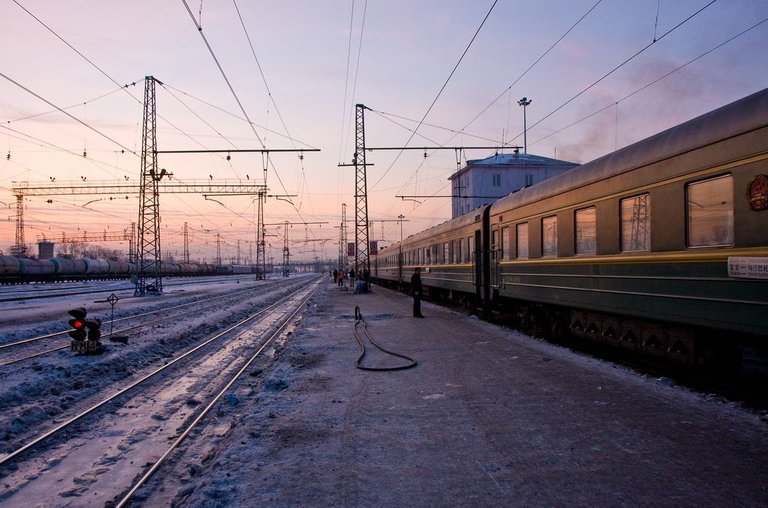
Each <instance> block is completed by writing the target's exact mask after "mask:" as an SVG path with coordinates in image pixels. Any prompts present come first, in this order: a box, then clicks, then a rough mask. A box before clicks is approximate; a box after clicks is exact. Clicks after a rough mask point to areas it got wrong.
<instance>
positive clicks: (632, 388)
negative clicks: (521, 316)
mask: <svg viewBox="0 0 768 508" xmlns="http://www.w3.org/2000/svg"><path fill="white" fill-rule="evenodd" d="M355 307H359V309H360V312H361V313H362V315H363V318H364V319H365V322H366V325H367V329H368V332H369V333H370V335H371V337H373V339H374V340H375V341H376V342H377V343H379V344H380V345H381V346H382V347H384V348H386V349H388V350H391V351H393V352H397V353H400V354H403V355H406V356H409V357H412V358H414V359H415V360H417V362H418V364H417V366H416V367H414V368H409V369H405V370H397V371H386V372H372V371H364V370H360V369H358V368H356V366H355V362H356V360H357V358H358V356H359V354H360V348H359V345H358V343H357V341H356V340H355V337H354V334H353V330H354V325H355ZM422 310H423V313H424V315H425V316H426V317H425V319H416V318H413V317H411V299H410V298H409V297H407V296H405V295H402V294H399V293H396V292H393V291H389V290H385V289H382V288H379V287H376V286H374V287H373V291H372V292H371V293H367V294H355V293H354V292H352V291H342V290H340V289H339V288H338V287H337V286H336V285H335V284H331V283H330V281H329V282H328V283H327V284H326V285H325V287H324V288H323V289H322V293H321V295H320V296H319V297H317V298H316V300H315V302H314V304H313V306H312V307H311V310H310V311H309V312H308V315H307V316H306V317H305V319H304V320H303V321H302V323H301V325H300V326H299V327H298V328H297V329H296V331H295V332H294V333H293V335H292V336H291V337H290V338H289V339H288V340H286V341H285V343H284V344H283V345H282V346H281V347H279V348H278V349H277V350H276V352H275V354H276V357H277V358H278V359H279V360H280V361H278V362H276V363H275V364H274V367H272V368H271V369H269V370H265V371H264V372H263V373H261V374H260V377H261V378H263V380H262V382H261V384H260V385H259V388H258V389H256V396H255V397H254V396H253V394H250V395H249V394H248V393H240V394H238V396H239V397H240V398H241V400H243V401H244V400H245V399H246V398H248V397H250V398H251V399H257V401H258V402H257V403H255V404H253V405H251V406H248V407H247V408H246V407H242V408H240V410H241V411H242V414H241V415H240V418H239V420H238V423H237V424H236V425H233V426H232V428H231V429H229V430H228V431H227V432H222V433H221V436H220V437H219V438H218V439H221V440H227V441H228V442H229V444H228V446H226V447H224V448H225V449H226V451H224V452H220V453H219V454H218V455H217V456H216V458H215V460H209V461H207V462H205V461H202V460H201V463H200V465H199V468H200V469H204V470H207V471H206V473H207V474H198V475H197V478H198V479H196V480H195V481H194V483H195V487H194V489H192V491H188V492H187V494H188V496H187V497H186V498H185V499H184V501H183V503H182V504H184V505H190V506H192V505H198V503H206V502H210V501H211V499H212V498H215V500H216V502H218V503H222V504H221V505H235V504H237V505H249V506H264V505H269V506H274V505H278V506H279V505H311V506H318V505H319V506H717V507H723V506H767V505H768V460H767V459H766V457H768V419H767V418H766V415H764V414H762V415H761V414H757V413H754V412H750V411H747V410H745V409H743V408H740V407H738V406H736V405H734V404H732V403H728V402H725V401H723V400H721V399H718V398H716V397H711V396H709V397H708V396H706V395H702V394H696V393H692V392H690V391H688V390H685V389H683V388H680V387H677V386H674V385H673V384H672V383H670V382H668V381H666V380H663V379H655V378H649V377H647V376H643V375H639V374H636V373H634V372H632V371H628V370H626V369H624V368H622V367H617V366H614V365H611V364H608V363H606V362H603V361H600V360H595V359H591V358H586V357H584V356H582V355H580V354H577V353H574V352H571V351H569V350H567V349H564V348H561V347H558V346H554V345H551V344H548V343H544V342H541V341H539V340H536V339H533V338H530V337H527V336H525V335H522V334H519V333H516V332H514V331H510V330H503V329H500V328H498V327H496V326H493V325H490V324H487V323H484V322H482V321H480V320H478V319H476V318H473V317H467V316H464V315H461V314H459V313H457V312H454V311H451V310H447V309H444V308H441V307H438V306H435V305H432V304H430V303H423V304H422ZM364 361H365V362H366V364H368V365H372V364H375V363H376V362H379V361H381V362H383V363H381V365H383V364H384V363H385V362H390V363H389V365H390V366H396V365H397V362H398V361H400V362H403V361H404V360H402V359H397V358H395V359H394V360H393V359H384V358H380V357H378V356H377V355H376V354H374V355H371V356H370V357H368V355H366V358H365V359H364ZM368 362H370V363H368ZM217 448H222V447H218V446H217ZM243 457H248V458H247V459H246V460H244V459H243ZM230 503H233V504H230ZM240 503H243V504H240Z"/></svg>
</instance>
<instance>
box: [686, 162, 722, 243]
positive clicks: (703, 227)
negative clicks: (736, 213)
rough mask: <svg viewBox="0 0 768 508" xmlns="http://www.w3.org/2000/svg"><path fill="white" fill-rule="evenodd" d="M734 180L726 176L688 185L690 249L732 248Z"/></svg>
mask: <svg viewBox="0 0 768 508" xmlns="http://www.w3.org/2000/svg"><path fill="white" fill-rule="evenodd" d="M732 180H733V178H732V177H731V175H725V176H720V177H717V178H710V179H709V180H703V181H701V182H696V183H691V184H689V185H688V187H687V189H686V190H687V192H686V196H687V201H688V203H687V206H688V247H726V246H730V245H733V182H732Z"/></svg>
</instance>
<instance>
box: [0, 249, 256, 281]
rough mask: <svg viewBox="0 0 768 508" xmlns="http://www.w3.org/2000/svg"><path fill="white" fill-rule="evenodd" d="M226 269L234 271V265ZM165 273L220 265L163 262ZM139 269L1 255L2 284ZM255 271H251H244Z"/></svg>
mask: <svg viewBox="0 0 768 508" xmlns="http://www.w3.org/2000/svg"><path fill="white" fill-rule="evenodd" d="M226 268H228V270H227V271H224V272H223V273H234V272H233V270H232V267H231V266H228V267H226ZM160 270H161V273H162V275H164V276H184V277H195V276H200V275H213V274H215V273H216V267H215V266H214V265H211V264H207V263H174V262H162V263H161V265H160ZM136 273H138V267H137V265H136V264H134V263H128V262H126V261H121V260H114V259H92V258H78V259H75V258H68V257H55V258H50V259H28V258H18V257H14V256H0V284H20V283H25V282H60V281H75V280H86V279H127V278H129V277H131V276H132V275H135V274H136ZM242 273H251V272H242Z"/></svg>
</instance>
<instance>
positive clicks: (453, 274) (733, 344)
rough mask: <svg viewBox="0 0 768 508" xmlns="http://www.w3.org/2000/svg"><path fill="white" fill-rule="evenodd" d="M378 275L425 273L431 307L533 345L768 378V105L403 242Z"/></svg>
mask: <svg viewBox="0 0 768 508" xmlns="http://www.w3.org/2000/svg"><path fill="white" fill-rule="evenodd" d="M425 252H430V255H429V257H427V255H426V254H425ZM435 254H437V256H435ZM379 264H381V265H382V266H381V267H378V265H379ZM376 265H377V267H376V269H374V277H375V278H377V277H378V278H379V279H382V280H394V279H395V278H397V277H399V278H400V279H401V280H403V279H404V280H406V281H407V280H408V278H409V277H410V273H411V271H412V270H411V269H410V268H411V266H416V265H418V266H421V267H422V269H423V272H425V273H424V274H423V275H422V279H423V280H424V283H425V285H427V286H428V287H429V290H430V291H432V292H433V293H437V294H440V295H441V296H447V297H450V298H453V299H457V298H458V299H465V298H466V299H471V300H473V301H476V302H477V303H478V304H480V305H483V306H484V307H485V308H486V309H487V310H491V311H493V310H500V311H503V312H505V313H507V314H510V315H513V316H517V319H518V321H519V324H520V325H521V327H523V328H525V329H527V330H528V331H530V332H533V333H542V334H549V335H554V336H561V337H562V336H567V335H572V336H577V337H583V338H586V339H592V340H596V341H601V342H604V343H608V344H612V345H615V346H617V347H620V348H625V349H630V350H633V351H637V352H638V353H643V354H650V355H654V356H658V357H665V358H668V359H670V360H673V361H675V362H680V363H687V364H690V365H707V364H711V363H712V362H713V360H717V361H719V362H725V363H728V364H731V365H743V364H744V362H745V361H748V362H752V363H753V367H755V366H756V368H757V369H758V370H759V369H763V370H766V366H767V365H768V360H767V359H768V89H767V90H763V91H760V92H758V93H755V94H753V95H750V96H748V97H745V98H743V99H741V100H738V101H736V102H734V103H731V104H729V105H726V106H724V107H721V108H719V109H717V110H714V111H712V112H710V113H707V114H705V115H702V116H700V117H698V118H695V119H693V120H690V121H688V122H685V123H683V124H680V125H678V126H676V127H673V128H671V129H668V130H666V131H664V132H661V133H659V134H657V135H654V136H652V137H650V138H647V139H645V140H643V141H640V142H638V143H635V144H633V145H630V146H628V147H626V148H623V149H621V150H618V151H616V152H613V153H611V154H609V155H606V156H604V157H602V158H600V159H597V160H595V161H592V162H590V163H587V164H585V165H583V166H581V167H579V168H576V169H574V170H571V171H569V172H568V173H566V174H563V175H560V176H558V177H554V178H551V179H549V180H547V181H544V182H542V183H540V184H537V185H534V186H532V187H529V188H526V189H523V190H521V191H519V192H515V193H513V194H510V195H509V196H506V197H504V198H501V199H499V200H498V201H496V202H495V203H493V204H492V205H490V206H487V207H484V208H481V209H478V210H476V211H474V212H470V213H469V214H467V215H465V216H463V217H460V218H457V219H454V220H452V221H448V222H446V223H444V224H441V225H439V226H436V227H434V228H431V229H430V230H427V231H425V232H422V233H419V234H417V235H414V236H412V237H409V238H408V239H407V240H405V241H403V242H402V245H400V244H395V245H393V246H392V247H390V248H389V249H387V250H385V251H383V252H382V253H381V254H380V255H379V256H378V259H377V260H376ZM398 272H400V273H402V274H405V275H401V274H400V273H398ZM459 281H460V282H461V283H459Z"/></svg>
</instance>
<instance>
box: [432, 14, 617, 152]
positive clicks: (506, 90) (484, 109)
mask: <svg viewBox="0 0 768 508" xmlns="http://www.w3.org/2000/svg"><path fill="white" fill-rule="evenodd" d="M602 1H603V0H597V2H595V4H594V5H593V6H592V7H590V8H589V10H587V12H585V13H584V14H583V15H582V16H581V17H580V18H579V19H578V20H577V21H576V22H575V23H574V24H573V25H571V27H570V28H569V29H568V30H566V31H565V33H563V35H561V36H560V37H559V38H558V39H557V40H556V41H555V42H553V43H552V45H550V46H549V48H547V50H546V51H544V52H543V53H542V54H541V55H539V57H538V58H537V59H536V60H534V61H533V63H531V65H529V66H528V68H527V69H525V70H524V71H523V73H522V74H520V75H519V76H518V77H517V78H516V79H515V80H514V81H513V82H512V83H511V84H510V85H509V86H508V87H507V88H505V89H504V91H503V92H501V93H500V94H499V95H498V96H497V97H496V98H495V99H493V101H491V103H490V104H488V105H487V106H486V107H485V108H483V110H482V111H480V113H478V114H477V115H475V117H474V118H472V120H470V121H469V122H468V123H467V124H466V125H465V126H464V127H462V128H461V129H460V130H459V131H458V133H457V134H459V133H461V134H463V133H464V129H466V128H467V127H469V126H470V125H472V124H473V123H474V122H475V120H477V119H478V118H480V117H481V116H483V114H485V112H486V111H488V109H490V108H491V106H493V105H494V104H496V103H497V102H498V101H499V99H501V98H502V97H504V94H506V93H507V92H509V91H510V90H511V89H512V87H513V86H515V85H516V84H517V83H518V82H519V81H520V80H521V79H523V78H524V77H525V75H526V74H528V73H529V72H530V71H531V70H532V69H533V68H534V67H536V65H538V63H539V62H541V61H542V60H543V59H544V57H545V56H547V55H548V54H549V53H550V52H551V51H552V50H553V49H555V46H557V45H558V44H560V42H561V41H562V40H563V39H565V38H566V37H567V36H568V34H569V33H571V32H572V31H573V30H574V29H575V28H576V27H577V26H579V25H580V24H581V22H582V21H584V19H585V18H586V17H587V16H589V14H590V13H591V12H592V11H594V10H595V8H596V7H597V6H598V5H600V3H601V2H602ZM454 137H455V136H452V137H451V138H449V139H448V141H446V143H448V142H450V140H451V139H453V138H454Z"/></svg>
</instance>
